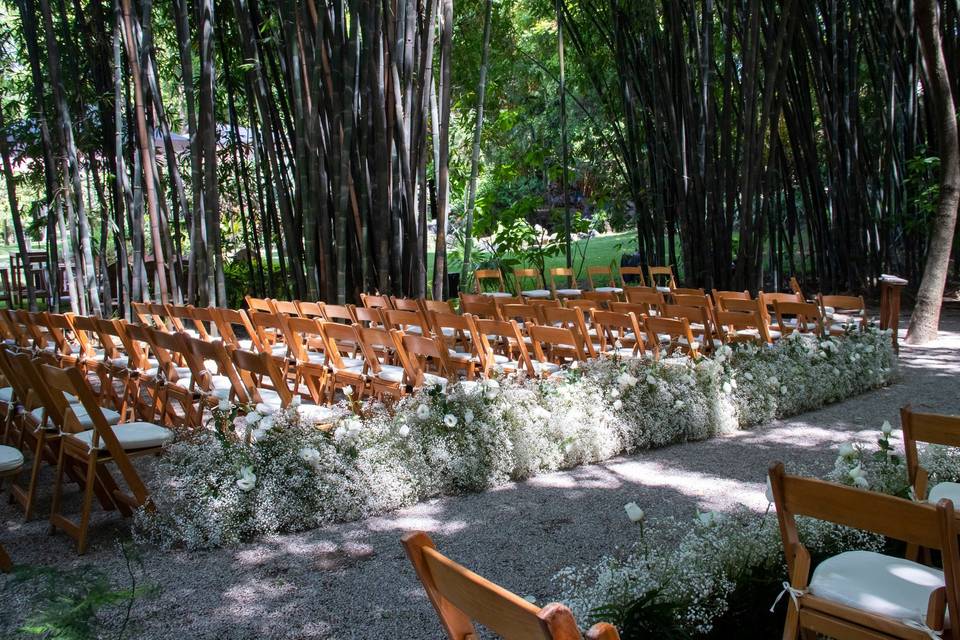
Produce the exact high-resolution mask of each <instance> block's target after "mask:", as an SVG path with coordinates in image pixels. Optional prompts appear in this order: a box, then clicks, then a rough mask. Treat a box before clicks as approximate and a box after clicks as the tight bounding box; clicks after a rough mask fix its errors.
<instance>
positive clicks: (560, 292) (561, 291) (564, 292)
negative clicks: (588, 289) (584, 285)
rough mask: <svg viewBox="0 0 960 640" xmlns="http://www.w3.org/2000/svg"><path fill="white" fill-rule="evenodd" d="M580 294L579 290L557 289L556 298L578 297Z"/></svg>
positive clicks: (581, 291)
mask: <svg viewBox="0 0 960 640" xmlns="http://www.w3.org/2000/svg"><path fill="white" fill-rule="evenodd" d="M582 293H583V290H581V289H557V295H558V296H579V295H581V294H582Z"/></svg>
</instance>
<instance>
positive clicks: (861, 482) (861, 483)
mask: <svg viewBox="0 0 960 640" xmlns="http://www.w3.org/2000/svg"><path fill="white" fill-rule="evenodd" d="M853 484H854V486H856V487H859V488H860V489H869V488H870V483H869V482H867V479H866V478H864V477H863V476H860V477H859V478H854V479H853Z"/></svg>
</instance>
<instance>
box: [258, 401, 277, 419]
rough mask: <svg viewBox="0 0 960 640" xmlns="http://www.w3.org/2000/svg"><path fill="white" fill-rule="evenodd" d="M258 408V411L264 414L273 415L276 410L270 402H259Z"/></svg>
mask: <svg viewBox="0 0 960 640" xmlns="http://www.w3.org/2000/svg"><path fill="white" fill-rule="evenodd" d="M256 409H257V413H259V414H260V415H264V416H269V415H272V414H273V413H274V412H275V411H276V409H275V408H273V407H271V406H270V405H268V404H264V403H263V402H258V403H257V407H256Z"/></svg>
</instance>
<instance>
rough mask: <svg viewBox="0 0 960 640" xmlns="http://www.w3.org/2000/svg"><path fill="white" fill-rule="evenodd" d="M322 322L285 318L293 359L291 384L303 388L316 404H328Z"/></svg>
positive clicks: (309, 319) (314, 319)
mask: <svg viewBox="0 0 960 640" xmlns="http://www.w3.org/2000/svg"><path fill="white" fill-rule="evenodd" d="M320 323H321V321H320V320H318V319H316V318H287V329H288V330H289V332H290V353H291V354H292V355H293V357H294V358H295V359H296V371H295V377H294V384H295V385H297V386H300V385H301V384H303V385H305V386H306V387H307V389H308V390H309V391H310V397H311V398H313V401H314V402H316V403H318V404H319V403H320V402H326V401H327V384H328V381H327V376H328V374H329V370H328V369H327V365H326V362H327V355H326V348H325V347H324V336H323V329H321V327H320Z"/></svg>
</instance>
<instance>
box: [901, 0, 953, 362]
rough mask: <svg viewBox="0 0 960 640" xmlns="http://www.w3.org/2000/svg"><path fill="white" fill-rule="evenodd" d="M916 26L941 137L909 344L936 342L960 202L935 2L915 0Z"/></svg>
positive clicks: (949, 96) (947, 82) (950, 93)
mask: <svg viewBox="0 0 960 640" xmlns="http://www.w3.org/2000/svg"><path fill="white" fill-rule="evenodd" d="M916 19H917V27H918V28H919V33H920V46H921V48H922V49H923V59H924V61H925V62H926V70H927V82H926V89H927V91H928V92H929V97H928V99H929V100H930V102H931V103H932V106H933V111H934V115H935V118H936V120H935V121H936V123H937V130H938V132H939V134H940V139H939V149H940V172H941V173H940V201H939V202H938V203H937V211H936V214H935V215H934V217H933V220H932V221H931V225H932V228H931V231H930V241H929V245H928V247H927V265H926V267H925V268H924V270H923V279H922V280H921V281H920V289H919V291H917V304H916V306H915V307H914V309H913V315H912V316H911V317H910V328H909V329H908V330H907V343H908V344H923V343H925V342H930V341H932V340H936V338H937V330H938V329H939V327H940V307H941V305H942V304H943V288H944V286H945V285H946V282H947V269H948V268H949V266H950V249H951V247H952V245H953V231H954V228H955V227H956V223H957V205H958V203H960V142H958V139H957V113H956V106H955V104H954V101H953V90H952V88H951V84H950V74H949V71H948V69H947V61H946V56H945V55H944V51H943V44H942V42H941V39H940V16H939V7H938V5H937V3H936V2H935V1H934V0H917V2H916Z"/></svg>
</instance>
